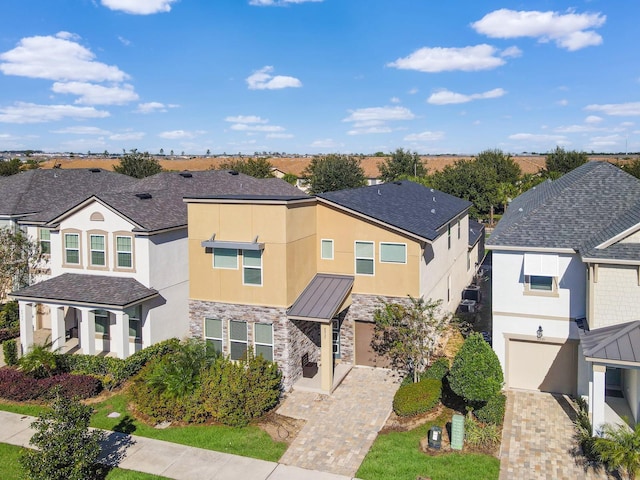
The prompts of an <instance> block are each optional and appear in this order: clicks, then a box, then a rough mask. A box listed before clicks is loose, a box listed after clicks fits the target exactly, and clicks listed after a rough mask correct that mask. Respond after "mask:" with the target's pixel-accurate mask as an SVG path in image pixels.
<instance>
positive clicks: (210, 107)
mask: <svg viewBox="0 0 640 480" xmlns="http://www.w3.org/2000/svg"><path fill="white" fill-rule="evenodd" d="M0 18H2V29H1V30H0V150H11V149H40V150H44V151H47V152H58V151H60V152H64V151H73V152H83V153H84V152H87V151H91V152H100V153H101V152H104V151H105V150H107V151H109V152H120V151H122V150H123V149H125V150H129V149H132V148H137V149H139V150H146V151H149V152H151V153H158V152H159V151H160V149H163V150H164V152H165V153H169V152H170V150H174V152H175V153H176V154H177V153H181V152H183V151H184V152H185V153H187V154H204V153H205V152H206V151H207V150H210V151H211V153H223V152H227V153H238V152H241V153H243V154H244V153H253V152H256V151H258V152H262V151H267V152H288V153H314V154H315V153H319V154H322V153H335V152H339V153H374V152H377V151H383V152H388V151H392V150H395V149H396V148H399V147H403V148H407V149H410V150H415V151H418V152H420V153H424V154H428V153H456V154H473V153H477V152H480V151H482V150H484V149H487V148H500V149H502V150H504V151H505V152H509V153H521V152H546V151H549V150H551V149H553V148H555V146H556V145H560V146H563V147H565V148H567V149H571V150H585V151H587V152H590V151H596V152H624V151H626V150H627V149H628V151H630V152H631V151H640V95H638V91H639V89H640V61H639V60H640V49H638V48H637V46H636V47H634V45H636V44H637V39H636V38H635V37H636V31H637V22H638V19H639V18H640V2H637V1H636V0H613V1H612V0H589V1H586V0H576V1H573V2H566V1H550V0H528V1H526V2H524V1H502V2H497V1H492V0H483V1H477V0H465V1H462V0H458V1H456V0H448V1H437V2H436V1H428V0H394V1H391V0H55V1H52V0H20V1H15V0H12V1H3V2H0Z"/></svg>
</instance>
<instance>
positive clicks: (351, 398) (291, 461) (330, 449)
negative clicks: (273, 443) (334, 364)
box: [278, 367, 399, 476]
mask: <svg viewBox="0 0 640 480" xmlns="http://www.w3.org/2000/svg"><path fill="white" fill-rule="evenodd" d="M398 386H399V383H398V378H397V376H394V375H393V374H392V373H391V372H390V371H388V370H385V369H375V368H367V367H354V368H353V369H352V370H351V372H349V374H348V375H347V377H346V378H345V379H344V380H343V382H342V384H341V385H340V386H339V387H338V388H337V389H336V390H335V391H334V392H333V394H332V395H321V394H318V393H310V392H300V391H295V390H294V391H293V392H292V393H290V394H289V395H288V396H287V398H286V400H285V401H284V403H283V405H282V406H281V407H280V408H279V409H278V413H279V414H281V415H286V416H288V417H294V418H302V419H304V420H306V421H307V422H306V424H305V426H304V427H303V428H302V430H301V431H300V433H299V434H298V436H297V438H296V439H295V440H294V441H293V443H292V444H291V446H290V447H289V449H288V450H287V451H286V452H285V454H284V455H283V456H282V458H281V459H280V463H284V464H286V465H294V466H297V467H302V468H312V469H317V470H322V471H324V472H331V473H336V474H340V475H346V476H354V475H355V473H356V471H357V470H358V467H360V464H361V463H362V460H363V459H364V457H365V455H366V454H367V452H368V451H369V448H371V444H372V443H373V441H374V440H375V438H376V436H377V434H378V431H380V429H381V428H382V427H383V426H384V424H385V422H386V420H387V418H388V417H389V414H390V413H391V408H392V401H393V396H394V394H395V392H396V390H397V389H398Z"/></svg>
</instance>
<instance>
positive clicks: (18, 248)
mask: <svg viewBox="0 0 640 480" xmlns="http://www.w3.org/2000/svg"><path fill="white" fill-rule="evenodd" d="M44 261H45V260H44V258H43V257H42V253H41V250H40V246H39V245H38V244H37V243H36V242H34V241H33V240H31V239H30V238H29V236H28V235H27V234H26V233H24V232H22V231H21V230H17V231H15V232H14V231H12V230H11V229H9V228H0V303H2V301H3V300H4V299H5V298H6V295H7V293H8V292H10V291H11V290H13V289H16V288H20V287H23V286H26V285H29V284H30V283H31V272H33V271H34V270H35V269H36V268H37V267H38V266H42V263H43V262H44Z"/></svg>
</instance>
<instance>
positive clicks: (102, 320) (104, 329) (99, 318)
mask: <svg viewBox="0 0 640 480" xmlns="http://www.w3.org/2000/svg"><path fill="white" fill-rule="evenodd" d="M93 320H94V322H95V325H96V336H102V337H103V338H109V312H107V311H105V310H95V311H94V312H93Z"/></svg>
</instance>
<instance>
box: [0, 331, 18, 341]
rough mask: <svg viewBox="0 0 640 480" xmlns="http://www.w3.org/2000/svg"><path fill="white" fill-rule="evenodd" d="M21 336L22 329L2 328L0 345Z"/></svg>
mask: <svg viewBox="0 0 640 480" xmlns="http://www.w3.org/2000/svg"><path fill="white" fill-rule="evenodd" d="M19 336H20V327H8V328H0V343H2V342H5V341H7V340H11V339H13V338H17V337H19Z"/></svg>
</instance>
